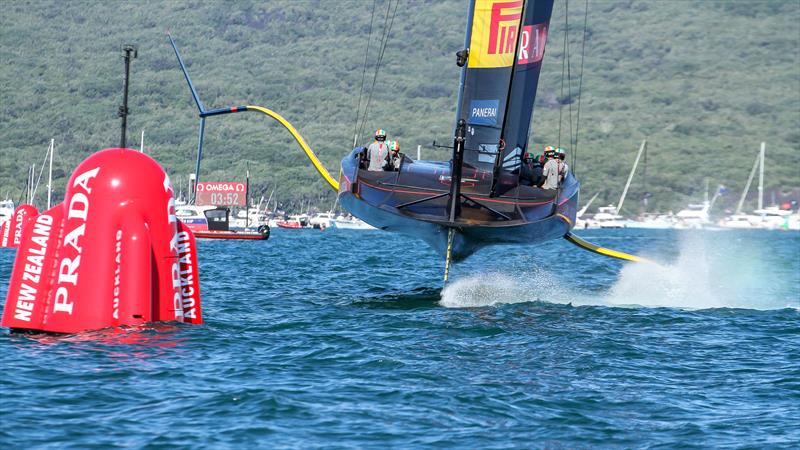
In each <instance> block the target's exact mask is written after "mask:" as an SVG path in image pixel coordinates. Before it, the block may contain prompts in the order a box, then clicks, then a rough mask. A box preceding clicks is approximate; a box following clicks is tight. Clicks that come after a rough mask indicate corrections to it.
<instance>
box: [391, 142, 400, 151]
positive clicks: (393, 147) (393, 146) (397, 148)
mask: <svg viewBox="0 0 800 450" xmlns="http://www.w3.org/2000/svg"><path fill="white" fill-rule="evenodd" d="M389 150H391V151H393V152H399V151H400V143H399V142H397V141H392V142H389Z"/></svg>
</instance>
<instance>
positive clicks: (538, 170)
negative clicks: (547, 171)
mask: <svg viewBox="0 0 800 450" xmlns="http://www.w3.org/2000/svg"><path fill="white" fill-rule="evenodd" d="M543 161H544V156H543V155H533V156H531V154H530V153H526V154H525V157H524V158H523V161H522V169H521V172H520V183H522V184H525V185H528V186H537V187H538V186H540V185H541V184H542V182H543V181H544V177H543V176H542V165H543Z"/></svg>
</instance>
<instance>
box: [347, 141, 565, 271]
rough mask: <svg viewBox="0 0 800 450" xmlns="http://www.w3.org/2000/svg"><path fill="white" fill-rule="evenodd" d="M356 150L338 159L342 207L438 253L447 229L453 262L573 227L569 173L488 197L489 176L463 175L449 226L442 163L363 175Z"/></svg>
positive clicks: (444, 248)
mask: <svg viewBox="0 0 800 450" xmlns="http://www.w3.org/2000/svg"><path fill="white" fill-rule="evenodd" d="M360 150H361V149H360V148H357V149H355V150H353V152H351V153H350V154H349V155H348V156H347V157H345V158H344V159H343V160H342V174H341V177H340V180H339V183H340V184H339V203H340V204H341V205H342V207H344V208H345V209H346V210H347V211H349V212H350V213H351V214H353V215H354V216H356V217H358V218H360V219H361V220H363V221H365V222H367V223H369V224H370V225H372V226H374V227H376V228H380V229H382V230H387V231H393V232H399V233H403V234H406V235H408V236H412V237H417V238H420V239H422V240H424V241H425V242H427V243H428V244H429V245H430V246H431V247H433V248H434V249H435V250H436V251H437V252H439V253H440V254H442V255H446V252H447V241H448V232H449V230H450V229H453V230H454V231H455V235H454V238H453V244H452V258H453V259H454V260H456V261H458V260H462V259H464V258H466V257H468V256H470V255H471V254H473V253H475V252H476V251H477V250H479V249H481V248H482V247H485V246H487V245H496V244H512V245H535V244H539V243H542V242H545V241H548V240H551V239H558V238H561V237H563V236H564V235H565V234H567V233H568V232H569V230H570V229H571V228H572V227H573V225H574V223H575V215H576V207H577V204H578V191H579V186H580V185H579V183H578V181H577V180H576V179H575V178H574V177H573V176H572V175H571V174H570V175H569V176H568V177H567V179H566V180H565V181H564V183H562V184H563V186H562V188H561V189H560V190H558V191H554V190H553V191H546V190H543V189H539V188H530V187H527V186H525V187H518V188H517V187H515V188H514V189H510V190H508V191H507V192H505V193H504V194H502V195H500V196H490V195H489V192H488V191H489V186H490V185H489V184H488V183H489V181H485V180H489V179H490V175H487V174H483V173H481V172H479V171H477V170H476V171H472V172H470V171H469V170H465V176H464V178H463V179H462V192H463V193H464V196H463V197H464V198H463V199H462V201H461V204H460V208H461V213H460V214H459V217H458V219H457V220H455V221H452V222H451V221H449V220H448V215H447V204H448V203H447V202H448V199H449V195H447V193H448V192H449V174H450V164H449V162H439V161H411V160H408V159H406V160H404V163H403V165H402V166H401V168H400V170H399V171H398V172H368V171H366V170H363V169H360V168H359V159H358V153H359V151H360Z"/></svg>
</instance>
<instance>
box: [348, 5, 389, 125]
mask: <svg viewBox="0 0 800 450" xmlns="http://www.w3.org/2000/svg"><path fill="white" fill-rule="evenodd" d="M391 9H392V0H388V2H387V3H386V14H385V15H384V18H383V27H382V28H381V35H380V37H379V39H378V40H379V43H378V57H377V59H376V60H375V73H374V74H373V84H372V85H371V87H370V90H369V96H368V100H367V103H366V104H365V105H364V113H363V114H364V115H363V116H359V117H358V119H357V121H356V125H357V126H358V122H361V125H360V126H358V133H357V134H359V135H360V134H361V133H363V131H364V125H366V120H367V115H368V112H367V109H368V108H369V98H371V97H372V91H373V90H374V89H375V83H374V79H375V77H376V76H377V71H378V70H380V59H381V53H382V52H383V46H384V45H385V41H386V24H387V23H388V22H389V11H391Z"/></svg>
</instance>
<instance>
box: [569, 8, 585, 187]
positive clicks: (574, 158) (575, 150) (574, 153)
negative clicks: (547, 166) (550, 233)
mask: <svg viewBox="0 0 800 450" xmlns="http://www.w3.org/2000/svg"><path fill="white" fill-rule="evenodd" d="M588 20H589V0H586V5H585V6H584V13H583V42H581V74H580V81H579V82H578V112H577V118H576V121H575V148H573V149H572V173H573V174H574V173H575V164H576V163H577V162H578V131H579V130H580V126H581V99H582V98H583V59H584V55H585V54H586V24H587V22H588Z"/></svg>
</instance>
